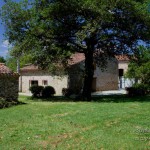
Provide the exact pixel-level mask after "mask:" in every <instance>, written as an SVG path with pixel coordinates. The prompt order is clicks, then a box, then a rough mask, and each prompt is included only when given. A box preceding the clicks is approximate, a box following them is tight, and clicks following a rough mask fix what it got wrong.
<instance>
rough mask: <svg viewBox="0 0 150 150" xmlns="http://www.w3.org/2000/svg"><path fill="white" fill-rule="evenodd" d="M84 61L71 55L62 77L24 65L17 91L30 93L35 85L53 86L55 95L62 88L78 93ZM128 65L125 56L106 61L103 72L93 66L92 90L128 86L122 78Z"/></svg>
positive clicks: (80, 57)
mask: <svg viewBox="0 0 150 150" xmlns="http://www.w3.org/2000/svg"><path fill="white" fill-rule="evenodd" d="M84 60H85V57H84V55H83V54H81V53H75V54H74V55H72V57H71V61H70V62H69V65H70V67H69V69H68V74H67V75H65V76H63V77H60V76H53V75H52V74H51V73H49V72H46V71H43V70H40V69H39V68H38V67H37V66H34V65H26V66H25V67H23V68H21V69H20V79H19V81H20V82H19V90H20V91H21V92H23V93H30V92H29V88H30V86H32V85H35V84H36V85H42V86H47V85H50V86H53V87H54V89H55V91H56V94H57V95H61V94H62V89H63V88H71V89H72V90H74V91H77V92H79V91H80V90H81V89H82V86H83V68H84ZM128 63H129V57H128V56H127V55H118V56H116V57H115V58H112V59H110V60H108V64H107V69H106V70H104V71H102V70H101V69H100V68H99V67H97V66H96V65H95V67H94V68H95V71H94V77H93V83H92V90H93V91H108V90H118V89H120V88H125V87H126V86H129V83H130V82H129V81H128V80H126V79H125V78H124V73H125V72H126V71H127V68H128ZM130 85H131V84H130Z"/></svg>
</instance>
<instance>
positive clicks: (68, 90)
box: [62, 88, 73, 97]
mask: <svg viewBox="0 0 150 150" xmlns="http://www.w3.org/2000/svg"><path fill="white" fill-rule="evenodd" d="M62 94H63V96H66V97H69V96H70V95H71V94H73V92H72V90H71V89H69V88H63V89H62Z"/></svg>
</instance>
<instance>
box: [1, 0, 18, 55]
mask: <svg viewBox="0 0 150 150" xmlns="http://www.w3.org/2000/svg"><path fill="white" fill-rule="evenodd" d="M14 1H20V0H14ZM3 5H4V2H3V0H0V8H1V7H2V6H3ZM4 32H5V28H4V25H3V24H2V21H1V18H0V56H3V57H6V55H7V54H8V48H9V42H8V40H7V39H6V38H5V37H4Z"/></svg>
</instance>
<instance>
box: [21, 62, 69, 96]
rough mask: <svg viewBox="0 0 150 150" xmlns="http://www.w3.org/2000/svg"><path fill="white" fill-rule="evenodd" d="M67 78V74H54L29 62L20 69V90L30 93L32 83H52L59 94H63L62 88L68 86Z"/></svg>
mask: <svg viewBox="0 0 150 150" xmlns="http://www.w3.org/2000/svg"><path fill="white" fill-rule="evenodd" d="M67 80H68V77H67V76H63V77H60V76H53V75H51V73H49V72H47V71H43V70H41V69H39V68H38V67H37V66H35V65H32V64H29V65H26V66H25V67H23V68H21V69H20V78H19V91H20V92H23V93H30V91H29V88H30V87H31V86H32V85H41V86H48V85H50V86H53V87H54V89H55V91H56V94H57V95H61V93H62V88H67V84H68V83H67Z"/></svg>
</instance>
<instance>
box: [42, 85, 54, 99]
mask: <svg viewBox="0 0 150 150" xmlns="http://www.w3.org/2000/svg"><path fill="white" fill-rule="evenodd" d="M55 93H56V92H55V89H54V88H53V87H52V86H46V87H44V89H43V91H42V97H43V98H50V97H52V96H53V95H54V94H55Z"/></svg>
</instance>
